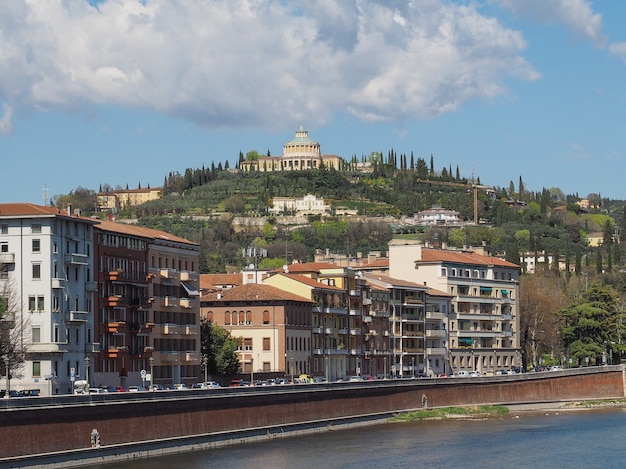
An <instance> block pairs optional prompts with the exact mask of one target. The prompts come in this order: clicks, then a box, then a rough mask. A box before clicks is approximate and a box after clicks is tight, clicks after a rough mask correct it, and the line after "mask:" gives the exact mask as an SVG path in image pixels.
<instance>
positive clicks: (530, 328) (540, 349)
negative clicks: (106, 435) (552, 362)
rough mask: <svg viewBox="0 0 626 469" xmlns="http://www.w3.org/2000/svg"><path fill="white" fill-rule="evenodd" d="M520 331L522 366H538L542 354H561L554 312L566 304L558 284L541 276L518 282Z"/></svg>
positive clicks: (552, 279)
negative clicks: (523, 364) (529, 364)
mask: <svg viewBox="0 0 626 469" xmlns="http://www.w3.org/2000/svg"><path fill="white" fill-rule="evenodd" d="M520 295H521V296H520V330H521V338H520V341H521V344H520V345H521V347H522V350H523V353H524V363H529V362H530V363H532V364H533V365H536V364H538V359H539V357H540V356H541V355H542V354H543V353H546V352H549V353H551V354H556V355H557V356H558V355H560V354H561V350H560V343H559V336H558V334H557V330H558V320H559V318H558V316H557V314H556V312H557V311H558V310H559V308H560V307H562V306H563V305H564V304H565V302H566V301H567V300H566V297H565V295H564V294H563V292H562V290H561V289H560V288H559V285H558V280H556V279H554V278H550V277H544V276H542V275H541V274H534V275H524V276H522V277H521V279H520Z"/></svg>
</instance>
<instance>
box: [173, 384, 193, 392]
mask: <svg viewBox="0 0 626 469" xmlns="http://www.w3.org/2000/svg"><path fill="white" fill-rule="evenodd" d="M174 389H175V390H177V391H186V390H187V389H189V388H188V387H187V385H186V384H185V383H177V384H175V385H174Z"/></svg>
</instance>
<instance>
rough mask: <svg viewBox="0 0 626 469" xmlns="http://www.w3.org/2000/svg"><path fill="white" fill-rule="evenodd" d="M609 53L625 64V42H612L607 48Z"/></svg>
mask: <svg viewBox="0 0 626 469" xmlns="http://www.w3.org/2000/svg"><path fill="white" fill-rule="evenodd" d="M609 52H610V53H611V54H613V55H615V56H617V57H619V58H620V59H621V60H622V61H623V62H624V63H626V42H614V43H613V44H611V45H610V46H609Z"/></svg>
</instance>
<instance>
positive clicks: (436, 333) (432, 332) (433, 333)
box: [426, 329, 446, 338]
mask: <svg viewBox="0 0 626 469" xmlns="http://www.w3.org/2000/svg"><path fill="white" fill-rule="evenodd" d="M445 336H446V331H445V329H426V337H433V338H435V337H436V338H443V337H445Z"/></svg>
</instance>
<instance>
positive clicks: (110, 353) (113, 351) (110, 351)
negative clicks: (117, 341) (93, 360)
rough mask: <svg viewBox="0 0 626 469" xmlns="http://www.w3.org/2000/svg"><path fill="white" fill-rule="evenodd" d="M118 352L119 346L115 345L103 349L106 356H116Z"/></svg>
mask: <svg viewBox="0 0 626 469" xmlns="http://www.w3.org/2000/svg"><path fill="white" fill-rule="evenodd" d="M119 353H120V350H119V348H117V347H109V348H108V349H106V351H105V356H106V358H117V357H118V355H119Z"/></svg>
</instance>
